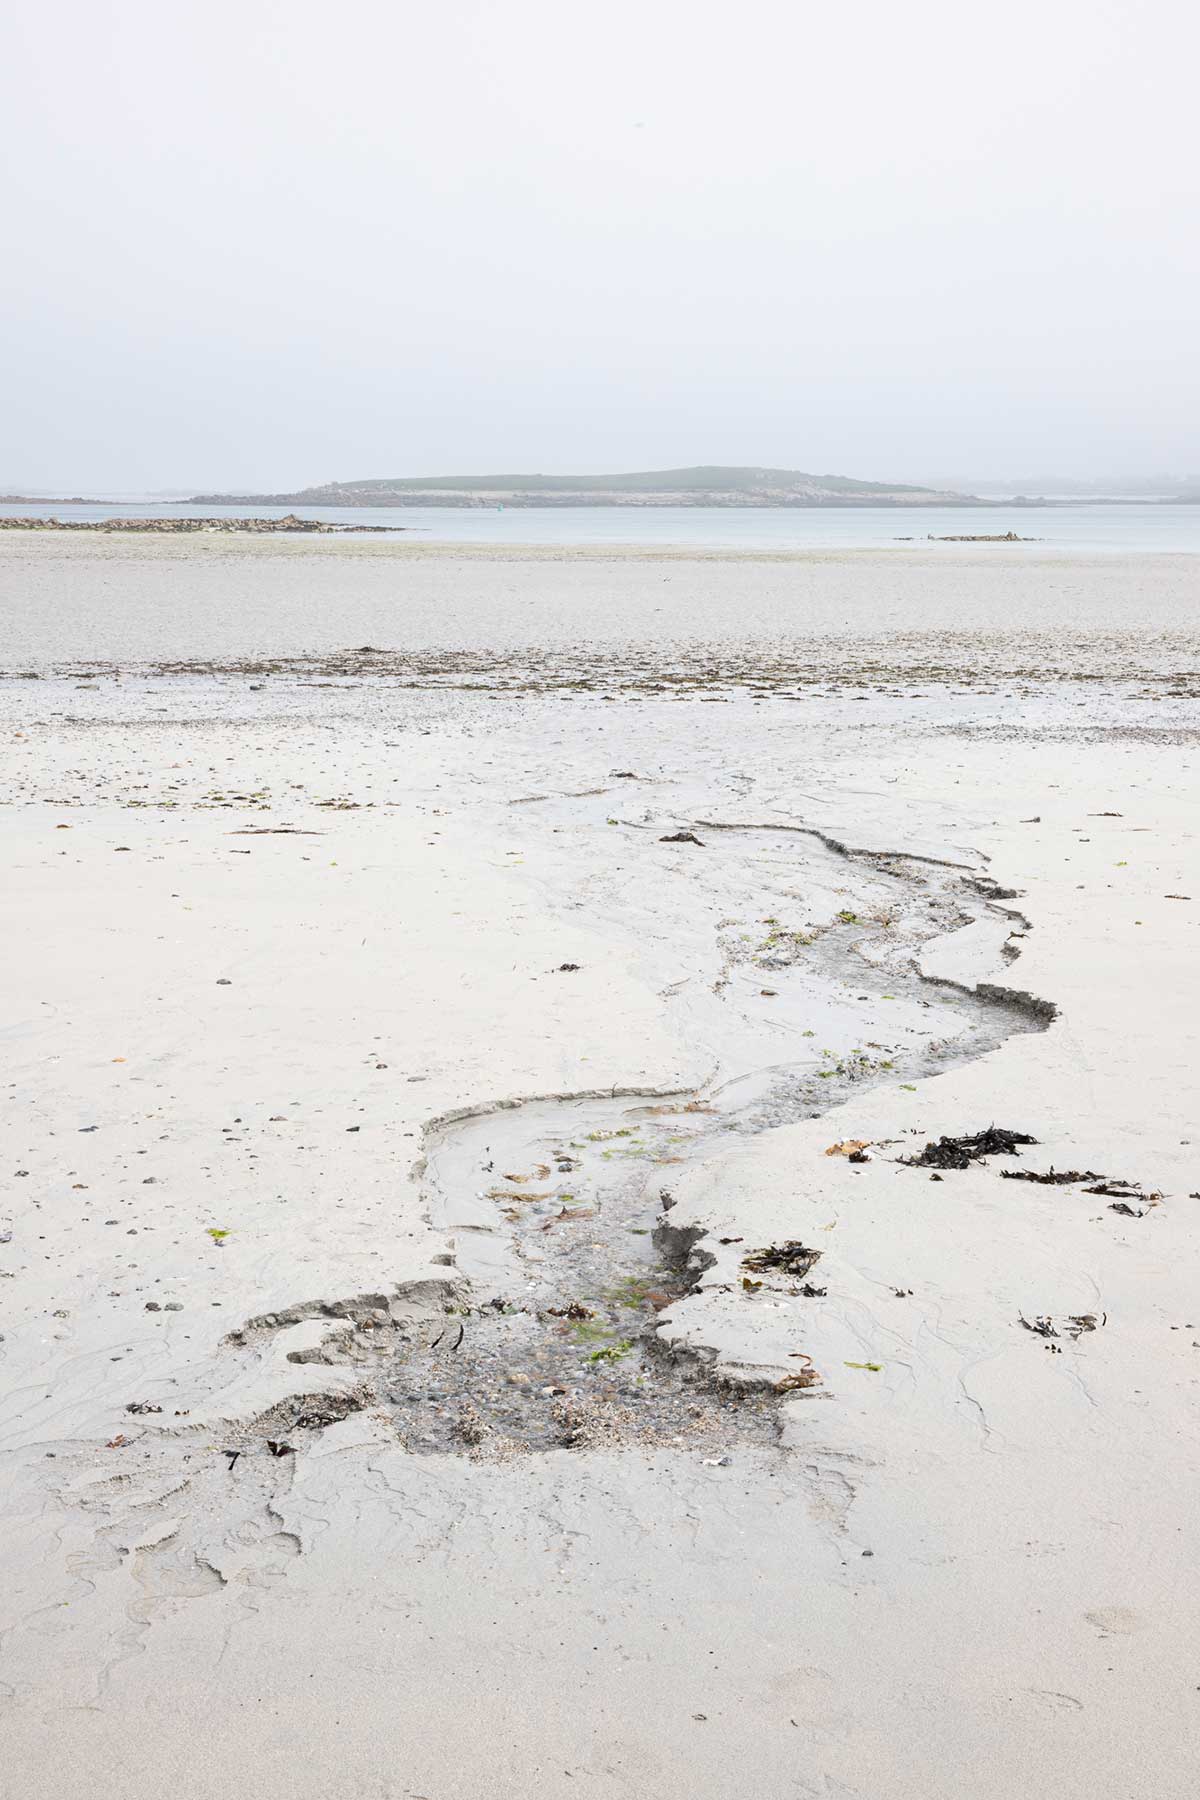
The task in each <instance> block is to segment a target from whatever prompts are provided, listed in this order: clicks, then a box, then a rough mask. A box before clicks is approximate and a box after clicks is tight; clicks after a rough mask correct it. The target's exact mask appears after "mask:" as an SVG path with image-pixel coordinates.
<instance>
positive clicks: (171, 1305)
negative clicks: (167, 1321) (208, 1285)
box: [163, 1300, 183, 1312]
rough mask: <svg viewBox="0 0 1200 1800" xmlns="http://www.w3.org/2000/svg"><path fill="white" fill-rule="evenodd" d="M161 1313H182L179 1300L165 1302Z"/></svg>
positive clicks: (181, 1305) (181, 1304)
mask: <svg viewBox="0 0 1200 1800" xmlns="http://www.w3.org/2000/svg"><path fill="white" fill-rule="evenodd" d="M163 1311H164V1312H182V1311H183V1303H182V1301H180V1300H168V1301H167V1302H166V1304H165V1305H164V1306H163Z"/></svg>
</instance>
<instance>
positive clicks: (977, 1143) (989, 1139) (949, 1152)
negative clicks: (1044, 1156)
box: [900, 1125, 1037, 1169]
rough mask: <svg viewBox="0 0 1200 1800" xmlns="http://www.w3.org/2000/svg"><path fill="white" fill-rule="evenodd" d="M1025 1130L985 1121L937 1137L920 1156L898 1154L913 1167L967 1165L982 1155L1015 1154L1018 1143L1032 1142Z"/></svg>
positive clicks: (944, 1167) (935, 1167) (963, 1166)
mask: <svg viewBox="0 0 1200 1800" xmlns="http://www.w3.org/2000/svg"><path fill="white" fill-rule="evenodd" d="M1036 1143H1037V1139H1036V1138H1035V1137H1030V1136H1029V1133H1028V1132H1026V1131H1009V1130H1007V1129H1006V1127H1005V1126H1003V1125H989V1126H988V1128H987V1130H986V1131H976V1132H972V1133H970V1134H968V1135H967V1136H965V1137H940V1138H939V1139H938V1141H937V1143H936V1144H926V1146H925V1148H924V1149H923V1150H922V1152H921V1154H920V1156H902V1157H901V1158H900V1160H901V1162H906V1163H908V1164H909V1166H910V1167H911V1168H914V1169H969V1168H970V1166H971V1164H972V1163H973V1162H979V1161H980V1160H981V1159H982V1158H983V1157H985V1156H1019V1155H1020V1154H1021V1153H1020V1151H1019V1150H1018V1148H1017V1146H1018V1144H1036Z"/></svg>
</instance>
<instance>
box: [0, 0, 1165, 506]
mask: <svg viewBox="0 0 1200 1800" xmlns="http://www.w3.org/2000/svg"><path fill="white" fill-rule="evenodd" d="M14 11H15V9H14ZM9 20H10V22H9V25H8V28H7V34H6V48H5V52H4V56H3V59H2V61H0V141H2V143H3V149H4V163H5V168H6V171H7V174H6V179H5V182H4V202H3V227H2V229H3V239H4V243H5V246H6V250H7V256H6V263H7V273H6V276H5V279H4V281H3V283H2V284H0V288H2V292H0V343H2V345H3V350H2V352H0V354H2V355H3V358H4V362H5V364H6V367H5V370H4V377H3V388H4V393H3V403H2V414H0V416H2V418H3V425H2V426H0V432H2V436H0V484H3V485H5V486H7V485H10V484H13V483H19V484H22V485H26V486H40V487H47V486H50V487H54V488H56V489H58V490H59V491H63V490H65V491H68V492H87V491H96V490H98V489H107V490H112V489H121V488H136V487H146V488H151V489H153V488H167V487H170V486H174V485H178V486H182V487H191V486H196V487H208V486H219V487H222V488H232V487H249V488H268V489H276V490H278V489H284V488H288V487H292V486H295V485H298V484H302V483H308V482H313V481H319V480H322V479H327V478H338V479H344V478H351V477H355V476H368V475H402V474H426V473H433V472H450V471H469V472H482V471H490V470H537V471H543V472H548V473H549V472H562V471H574V470H579V471H601V470H605V469H630V468H643V469H644V468H656V467H667V466H671V465H675V464H681V463H694V462H730V463H768V464H775V465H781V466H786V467H793V468H800V469H806V470H810V471H816V472H840V473H844V474H852V475H857V476H864V477H893V478H896V479H901V480H902V479H919V478H922V477H924V476H926V475H929V474H931V473H937V474H950V473H954V472H959V471H961V472H969V473H971V474H973V475H976V476H982V475H989V474H990V475H995V476H1004V475H1006V474H1022V473H1025V472H1029V471H1037V472H1051V471H1059V472H1064V473H1074V474H1080V475H1109V474H1119V473H1122V472H1131V471H1136V470H1157V469H1175V470H1179V469H1196V468H1200V379H1198V376H1200V348H1198V347H1200V330H1198V326H1197V320H1198V317H1200V283H1198V281H1197V276H1198V275H1200V231H1198V230H1197V200H1198V197H1200V193H1198V174H1197V171H1198V169H1200V154H1198V151H1200V142H1198V136H1200V134H1198V131H1197V125H1196V68H1197V52H1198V51H1200V33H1198V29H1197V8H1196V6H1195V4H1194V0H1140V4H1138V5H1134V4H1133V0H1007V3H1006V4H1004V5H1002V6H989V7H984V6H978V5H976V6H972V5H968V4H964V0H910V3H909V4H908V5H898V4H895V0H854V3H853V4H845V3H839V0H822V3H821V4H820V5H813V4H809V3H807V0H739V3H738V4H733V5H730V4H729V3H728V0H719V3H718V0H603V3H602V4H599V5H594V6H584V5H582V4H578V3H576V4H565V3H564V0H489V3H487V4H484V3H481V0H451V3H450V4H445V3H444V0H443V3H442V4H438V3H437V0H434V3H433V4H430V0H422V4H420V5H414V4H412V3H411V0H340V3H338V4H331V3H330V0H320V3H319V4H318V3H316V0H235V3H234V0H204V3H203V4H200V3H199V0H154V4H152V5H151V4H148V3H147V0H108V3H107V4H106V3H105V0H100V3H99V4H97V0H66V3H64V0H48V3H47V4H44V5H43V6H42V7H40V8H34V7H32V6H30V7H25V8H22V9H21V11H20V16H18V17H14V16H13V13H12V12H10V15H9Z"/></svg>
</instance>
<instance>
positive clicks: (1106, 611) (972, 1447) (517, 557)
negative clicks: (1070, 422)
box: [0, 532, 1200, 1800]
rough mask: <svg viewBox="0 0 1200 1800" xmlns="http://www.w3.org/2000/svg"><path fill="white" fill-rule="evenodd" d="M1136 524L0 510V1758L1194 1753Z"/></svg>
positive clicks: (937, 1778)
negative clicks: (909, 539) (703, 547)
mask: <svg viewBox="0 0 1200 1800" xmlns="http://www.w3.org/2000/svg"><path fill="white" fill-rule="evenodd" d="M1198 574H1200V558H1198V557H1195V556H1189V555H1183V554H1173V553H1159V554H1156V555H1145V556H1134V555H1131V556H1128V557H1126V556H1116V555H1108V556H1080V557H1070V556H1065V555H1056V556H1049V555H1046V554H1044V553H1043V552H1041V551H1040V550H1039V548H1038V547H1037V546H1034V545H1015V546H1012V545H995V546H992V545H986V546H985V545H980V546H965V545H964V546H955V547H945V548H941V547H939V551H938V553H937V554H931V553H929V552H927V551H926V550H924V549H923V548H921V547H916V548H914V549H912V550H896V551H874V550H872V551H850V552H821V553H818V554H803V553H802V554H794V555H784V554H781V553H768V554H747V553H719V552H704V553H697V552H695V551H692V552H685V551H683V550H679V551H670V550H652V551H647V550H642V551H637V552H635V551H633V550H620V549H617V550H608V549H606V550H603V551H597V550H594V549H592V550H572V549H571V548H569V547H566V548H564V547H561V546H560V547H554V548H552V549H524V550H522V549H521V548H520V547H513V548H509V549H505V550H503V551H499V550H489V549H488V548H487V547H485V546H472V547H470V548H464V547H462V546H455V547H448V546H441V547H439V546H435V545H412V544H408V543H400V542H388V543H383V542H373V541H367V540H365V539H355V540H350V541H339V540H336V539H332V538H317V539H308V538H304V539H297V540H291V539H289V540H286V541H285V540H279V541H274V540H271V539H268V538H263V539H259V538H255V539H253V540H250V539H247V540H241V539H236V538H233V537H228V536H220V537H216V538H211V539H200V538H196V537H192V536H188V537H186V538H179V539H172V538H167V537H164V538H162V539H161V540H159V539H154V538H152V537H143V536H142V535H140V534H138V536H137V537H136V540H134V539H124V538H123V539H121V540H120V541H117V540H115V539H114V540H109V539H103V538H99V537H93V536H91V535H90V534H77V535H76V536H74V537H67V536H63V537H61V538H60V537H56V536H55V535H54V534H53V533H49V532H47V533H38V534H36V537H34V538H31V539H23V538H22V537H21V536H20V534H15V533H14V534H9V535H8V536H7V537H5V538H4V539H3V540H2V541H0V594H2V601H0V604H2V606H3V620H4V647H3V652H2V654H0V665H2V666H0V676H2V677H3V678H2V679H0V714H2V717H3V729H4V732H5V741H6V744H7V747H8V755H7V757H6V759H5V765H4V770H3V773H2V775H0V799H2V800H3V807H2V810H0V830H2V831H3V833H4V849H5V867H6V873H7V879H6V881H5V883H4V885H3V893H2V894H0V918H2V920H3V929H4V941H5V943H6V944H7V946H8V948H9V953H10V954H9V969H8V977H7V981H6V984H5V985H6V999H7V1005H6V1008H5V1018H4V1029H5V1042H6V1047H7V1057H6V1063H7V1074H6V1077H5V1091H4V1115H3V1116H4V1131H5V1146H6V1159H7V1160H6V1173H5V1177H4V1183H3V1197H2V1198H0V1314H2V1316H0V1457H2V1459H3V1466H4V1469H5V1473H6V1477H7V1479H6V1481H5V1484H4V1488H5V1497H4V1499H3V1501H2V1502H0V1508H2V1517H3V1531H2V1533H0V1574H2V1577H3V1579H2V1580H0V1590H2V1592H3V1599H2V1600H0V1633H2V1643H3V1657H2V1660H0V1716H2V1717H3V1723H4V1731H5V1738H6V1744H7V1746H8V1748H7V1750H6V1759H7V1760H8V1761H9V1763H10V1766H16V1767H19V1768H20V1769H21V1771H22V1776H21V1787H22V1792H23V1793H24V1794H26V1795H30V1796H40V1795H42V1794H45V1795H47V1796H48V1795H50V1794H52V1793H53V1794H54V1795H55V1796H56V1797H57V1800H64V1797H66V1800H73V1797H74V1796H80V1800H82V1796H84V1794H85V1793H86V1794H87V1795H88V1796H89V1800H90V1796H91V1795H92V1794H94V1792H95V1790H96V1786H97V1771H98V1770H102V1771H103V1781H102V1791H103V1792H104V1794H105V1796H106V1800H125V1796H129V1797H130V1800H132V1797H133V1796H135V1795H137V1796H139V1800H140V1796H142V1795H144V1794H145V1792H146V1791H147V1788H148V1787H149V1786H150V1785H151V1784H154V1785H155V1786H157V1785H159V1784H162V1783H164V1782H165V1781H168V1780H170V1781H173V1782H174V1783H175V1786H176V1791H179V1792H182V1793H185V1794H186V1795H187V1796H188V1797H189V1800H192V1797H195V1800H209V1797H210V1796H211V1797H212V1800H216V1797H217V1796H218V1795H224V1794H226V1793H230V1792H235V1791H236V1792H239V1793H245V1794H247V1795H257V1794H260V1793H261V1794H264V1795H265V1794H268V1793H270V1794H274V1793H287V1794H289V1795H290V1796H296V1797H297V1800H318V1797H319V1800H330V1797H331V1796H335V1795H336V1796H341V1795H346V1796H355V1797H357V1796H363V1797H364V1800H383V1797H387V1800H400V1797H401V1796H421V1795H423V1796H426V1797H427V1800H478V1797H479V1796H480V1795H483V1794H488V1795H498V1796H509V1795H511V1796H513V1797H514V1800H515V1797H516V1796H518V1795H519V1796H525V1795H527V1794H528V1793H530V1792H534V1791H536V1792H538V1793H539V1794H545V1795H548V1796H555V1800H557V1797H558V1796H560V1795H562V1796H566V1795H578V1794H581V1793H590V1794H594V1795H597V1796H610V1795H611V1796H613V1800H616V1797H617V1796H625V1795H628V1794H630V1793H637V1794H638V1795H641V1796H659V1795H661V1796H663V1797H664V1800H665V1797H666V1796H668V1795H669V1796H672V1797H674V1796H676V1795H678V1794H679V1793H681V1792H683V1793H687V1794H690V1795H696V1796H713V1797H714V1800H716V1797H718V1796H719V1797H720V1800H732V1797H733V1796H740V1795H742V1794H744V1793H745V1792H747V1791H748V1790H750V1789H751V1788H754V1789H757V1790H759V1791H762V1792H764V1793H766V1794H770V1795H772V1796H773V1795H780V1796H783V1795H793V1794H794V1795H804V1796H809V1795H812V1796H816V1795H822V1796H824V1795H832V1794H840V1795H856V1796H861V1797H863V1800H882V1797H883V1796H887V1797H888V1800H909V1797H910V1796H911V1800H918V1796H919V1797H920V1800H961V1796H962V1795H963V1794H964V1793H966V1792H968V1791H969V1792H970V1793H971V1794H972V1795H973V1796H979V1797H980V1800H993V1796H994V1797H996V1800H999V1797H1000V1796H1005V1797H1006V1800H1009V1797H1011V1796H1012V1795H1013V1794H1021V1793H1025V1792H1028V1791H1029V1779H1028V1774H1027V1771H1028V1769H1029V1768H1030V1767H1037V1769H1038V1770H1039V1775H1038V1785H1039V1787H1045V1788H1046V1789H1047V1790H1049V1789H1053V1791H1054V1792H1055V1793H1056V1794H1057V1795H1059V1796H1062V1797H1064V1800H1076V1797H1078V1800H1084V1796H1087V1797H1088V1800H1095V1796H1097V1795H1108V1794H1112V1795H1114V1796H1115V1795H1118V1794H1120V1795H1124V1794H1126V1793H1128V1794H1133V1793H1142V1792H1146V1793H1151V1792H1152V1793H1154V1794H1155V1795H1156V1796H1159V1797H1160V1800H1183V1797H1184V1796H1185V1795H1189V1796H1190V1794H1191V1792H1192V1791H1193V1783H1194V1774H1193V1772H1194V1767H1195V1760H1196V1756H1197V1753H1198V1751H1200V1724H1198V1714H1197V1708H1196V1692H1195V1689H1196V1680H1197V1677H1196V1673H1195V1668H1194V1645H1195V1643H1196V1641H1197V1635H1198V1631H1200V1617H1198V1605H1197V1599H1196V1584H1195V1582H1194V1580H1193V1578H1192V1577H1193V1572H1194V1569H1195V1566H1196V1559H1197V1552H1198V1550H1200V1545H1198V1544H1197V1541H1196V1540H1197V1524H1196V1518H1195V1507H1194V1504H1193V1501H1192V1495H1193V1494H1194V1491H1195V1481H1196V1478H1197V1475H1198V1474H1200V1468H1198V1464H1200V1452H1198V1450H1197V1443H1196V1437H1195V1433H1194V1431H1192V1430H1191V1427H1190V1421H1191V1418H1192V1416H1193V1414H1194V1408H1195V1401H1196V1395H1197V1392H1198V1391H1200V1347H1198V1345H1200V1320H1197V1318H1196V1316H1195V1307H1196V1301H1195V1298H1194V1296H1195V1294H1196V1293H1197V1291H1198V1278H1200V1130H1197V1128H1196V1125H1195V1117H1196V1083H1195V1073H1194V1071H1195V1067H1196V1063H1197V1058H1198V1052H1200V1043H1198V1041H1197V1038H1198V1032H1200V1027H1198V1026H1197V1023H1196V1021H1197V1019H1198V1018H1200V1007H1198V1005H1197V1001H1198V1000H1200V994H1198V993H1197V967H1198V962H1197V951H1198V948H1200V942H1198V926H1200V847H1198V842H1197V823H1196V818H1197V815H1196V792H1197V775H1198V772H1200V708H1198V706H1197V701H1198V699H1200V608H1198V603H1200V583H1198V581H1197V576H1198ZM1135 840H1136V842H1135ZM992 1125H996V1126H1000V1127H1005V1128H1008V1129H1009V1130H1012V1131H1016V1132H1018V1133H1019V1134H1020V1135H1021V1136H1022V1137H1027V1138H1029V1139H1030V1140H1032V1141H1031V1142H1029V1143H1027V1144H1023V1145H1020V1146H1019V1147H1018V1148H1016V1149H1014V1150H1013V1151H1011V1152H1009V1153H1006V1154H1000V1155H995V1156H979V1157H971V1158H968V1161H967V1166H966V1167H965V1168H964V1167H954V1166H944V1165H939V1164H938V1162H937V1161H936V1160H933V1161H923V1160H922V1156H923V1152H924V1147H925V1145H926V1144H927V1143H930V1142H936V1141H937V1140H939V1139H940V1138H941V1137H943V1136H954V1137H957V1136H962V1135H964V1134H971V1133H976V1132H980V1131H983V1130H984V1129H985V1128H987V1127H989V1126H992ZM1055 1171H1067V1172H1075V1173H1077V1174H1078V1175H1079V1179H1078V1180H1074V1181H1065V1182H1063V1181H1058V1182H1053V1183H1052V1182H1048V1181H1047V1182H1040V1181H1036V1180H1032V1181H1026V1180H1012V1179H1005V1178H1004V1177H1005V1174H1006V1173H1007V1174H1009V1175H1011V1174H1013V1173H1029V1174H1033V1175H1049V1174H1050V1173H1052V1172H1055ZM1092 1177H1095V1179H1094V1180H1093V1179H1092ZM1105 1187H1108V1188H1111V1189H1112V1192H1111V1193H1106V1192H1103V1191H1098V1190H1101V1189H1104V1188H1105ZM1081 1321H1087V1323H1081Z"/></svg>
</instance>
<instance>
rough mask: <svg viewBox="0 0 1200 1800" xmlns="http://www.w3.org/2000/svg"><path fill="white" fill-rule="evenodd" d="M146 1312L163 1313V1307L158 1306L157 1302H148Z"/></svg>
mask: <svg viewBox="0 0 1200 1800" xmlns="http://www.w3.org/2000/svg"><path fill="white" fill-rule="evenodd" d="M146 1311H147V1312H161V1311H162V1307H161V1306H160V1305H159V1304H158V1301H157V1300H147V1302H146Z"/></svg>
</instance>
